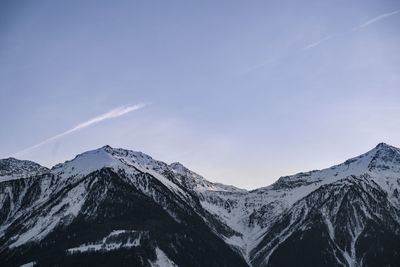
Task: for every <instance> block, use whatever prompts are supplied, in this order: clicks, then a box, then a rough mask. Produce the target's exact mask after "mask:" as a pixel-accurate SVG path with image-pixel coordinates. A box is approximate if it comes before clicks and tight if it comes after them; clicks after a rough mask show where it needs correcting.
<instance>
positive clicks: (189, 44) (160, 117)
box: [0, 0, 400, 189]
mask: <svg viewBox="0 0 400 267" xmlns="http://www.w3.org/2000/svg"><path fill="white" fill-rule="evenodd" d="M399 100H400V2H399V1H398V0H393V1H389V0H326V1H321V0H315V1H308V0H306V1H298V0H293V1H286V0H279V1H256V0H255V1H248V0H246V1H244V0H243V1H236V0H234V1H232V0H229V1H186V0H185V1H177V0H171V1H169V0H168V1H151V0H150V1H140V0H137V1H135V0H133V1H78V0H76V1H52V0H51V1H50V0H49V1H41V0H35V1H33V0H32V1H29V0H28V1H19V0H12V1H0V123H1V126H0V148H1V149H0V157H1V158H4V157H9V156H11V155H17V156H18V158H21V159H31V160H34V161H36V162H38V163H41V164H43V165H45V166H52V165H53V164H55V163H58V162H62V161H65V160H67V159H70V158H72V157H73V156H74V155H76V154H77V153H81V152H83V151H86V150H89V149H94V148H98V147H100V146H103V145H105V144H108V145H111V146H113V147H122V148H127V149H132V150H137V151H142V152H144V153H147V154H149V155H151V156H153V157H154V158H156V159H159V160H162V161H165V162H167V163H171V162H174V161H179V162H181V163H183V164H184V165H186V166H187V167H189V168H191V169H192V170H194V171H196V172H198V173H200V174H202V175H204V176H205V177H206V178H208V179H209V180H211V181H219V182H222V183H226V184H233V185H236V186H239V187H244V188H249V189H252V188H256V187H260V186H265V185H268V184H270V183H272V182H273V181H275V180H276V179H277V178H279V177H280V176H282V175H289V174H293V173H296V172H299V171H308V170H312V169H318V168H323V167H329V166H331V165H333V164H336V163H340V162H342V161H344V160H345V159H347V158H349V157H352V156H356V155H358V154H361V153H363V152H366V151H367V150H369V149H371V148H372V147H374V146H375V145H376V144H377V143H378V142H381V141H383V142H387V143H389V144H392V145H394V146H400V104H399V103H400V102H399Z"/></svg>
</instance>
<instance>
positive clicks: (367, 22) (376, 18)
mask: <svg viewBox="0 0 400 267" xmlns="http://www.w3.org/2000/svg"><path fill="white" fill-rule="evenodd" d="M399 13H400V9H398V10H396V11H393V12H389V13H385V14H381V15H379V16H376V17H375V18H373V19H370V20H368V21H366V22H364V23H362V24H360V25H358V26H356V27H354V28H352V29H351V31H352V32H354V31H358V30H360V29H362V28H364V27H367V26H369V25H371V24H373V23H376V22H378V21H380V20H382V19H386V18H388V17H391V16H393V15H396V14H399Z"/></svg>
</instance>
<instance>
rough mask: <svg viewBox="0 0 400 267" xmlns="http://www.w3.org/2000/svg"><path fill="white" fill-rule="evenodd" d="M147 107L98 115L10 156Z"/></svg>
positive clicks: (118, 109)
mask: <svg viewBox="0 0 400 267" xmlns="http://www.w3.org/2000/svg"><path fill="white" fill-rule="evenodd" d="M147 105H148V104H147V103H140V104H137V105H133V106H120V107H117V108H114V109H113V110H111V111H109V112H107V113H104V114H102V115H99V116H97V117H94V118H92V119H90V120H87V121H85V122H82V123H80V124H78V125H76V126H75V127H73V128H71V129H69V130H67V131H65V132H62V133H60V134H57V135H55V136H52V137H50V138H47V139H46V140H44V141H42V142H40V143H37V144H35V145H33V146H30V147H28V148H25V149H23V150H21V151H19V152H17V153H14V154H13V155H12V156H21V155H24V154H26V153H28V152H30V151H32V150H34V149H36V148H38V147H41V146H43V145H45V144H48V143H50V142H52V141H54V140H57V139H59V138H61V137H64V136H66V135H69V134H72V133H74V132H77V131H80V130H82V129H84V128H87V127H89V126H92V125H93V124H97V123H100V122H102V121H105V120H109V119H113V118H117V117H120V116H122V115H125V114H128V113H130V112H132V111H135V110H138V109H141V108H144V107H145V106H147Z"/></svg>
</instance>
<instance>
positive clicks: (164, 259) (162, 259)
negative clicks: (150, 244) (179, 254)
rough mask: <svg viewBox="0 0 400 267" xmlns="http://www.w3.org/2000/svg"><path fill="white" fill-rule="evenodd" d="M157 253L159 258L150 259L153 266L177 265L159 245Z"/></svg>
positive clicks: (172, 266) (168, 266)
mask: <svg viewBox="0 0 400 267" xmlns="http://www.w3.org/2000/svg"><path fill="white" fill-rule="evenodd" d="M156 255H157V258H156V260H155V261H149V263H150V266H152V267H177V266H178V265H176V264H175V263H174V262H173V261H172V260H170V259H169V258H168V256H167V255H166V254H165V253H164V252H163V251H162V250H161V249H159V248H158V247H156Z"/></svg>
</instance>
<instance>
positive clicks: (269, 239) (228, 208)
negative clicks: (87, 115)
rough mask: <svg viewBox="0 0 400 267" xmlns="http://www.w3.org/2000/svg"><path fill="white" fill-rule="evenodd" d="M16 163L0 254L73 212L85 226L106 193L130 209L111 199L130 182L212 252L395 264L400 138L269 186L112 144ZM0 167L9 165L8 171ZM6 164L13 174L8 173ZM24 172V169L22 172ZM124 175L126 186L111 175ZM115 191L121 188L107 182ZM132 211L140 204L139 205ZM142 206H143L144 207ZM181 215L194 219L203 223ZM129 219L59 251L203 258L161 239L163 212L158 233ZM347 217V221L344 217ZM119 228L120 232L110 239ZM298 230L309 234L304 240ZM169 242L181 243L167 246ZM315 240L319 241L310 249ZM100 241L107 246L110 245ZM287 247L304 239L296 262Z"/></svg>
mask: <svg viewBox="0 0 400 267" xmlns="http://www.w3.org/2000/svg"><path fill="white" fill-rule="evenodd" d="M4 162H5V163H4ZM7 162H12V164H7ZM18 163H19V162H18V160H16V159H13V160H10V159H5V160H0V215H2V218H3V220H0V256H2V255H3V256H5V258H10V257H11V260H10V262H12V260H16V259H15V258H13V257H12V256H11V255H13V254H15V253H16V252H15V251H17V254H18V253H21V255H22V256H21V258H24V257H26V259H28V258H29V257H32V256H29V255H31V254H30V253H31V252H30V251H32V250H38V249H39V248H37V244H40V246H42V247H43V246H46V245H45V244H47V243H48V242H56V243H57V244H59V242H61V241H60V240H58V239H56V240H57V241H54V234H55V233H58V234H57V236H64V235H65V234H62V233H64V232H65V231H72V230H70V229H71V227H72V226H74V225H76V224H77V221H82V220H83V221H82V222H81V223H78V225H82V226H81V227H82V228H83V229H86V228H85V227H87V226H86V225H87V221H91V220H94V218H96V217H97V216H98V214H97V213H96V212H91V211H89V210H87V208H85V207H87V206H88V205H89V206H90V207H92V208H91V210H92V211H97V212H100V211H102V210H104V208H102V207H103V205H104V204H103V203H105V202H104V201H106V202H107V203H113V205H114V206H115V209H117V208H118V207H125V208H126V209H127V210H129V209H130V208H129V207H128V206H126V204H124V203H123V202H121V201H120V200H118V199H120V198H119V197H118V194H120V195H123V196H126V198H130V194H133V195H137V198H138V201H142V200H139V199H142V197H140V195H143V197H144V198H146V199H147V201H150V202H151V203H153V204H152V205H153V206H151V207H152V208H150V209H151V210H154V214H159V216H161V217H162V216H167V217H169V218H170V219H171V220H172V221H171V222H173V221H174V223H172V224H170V226H171V227H172V225H173V224H175V223H177V224H178V225H182V227H183V229H187V230H185V231H188V232H191V233H192V234H191V235H193V236H196V235H197V234H196V231H200V232H202V235H204V236H209V240H210V241H209V242H211V243H209V244H208V245H207V248H204V249H205V251H208V252H204V253H210V255H211V254H212V253H214V252H212V250H213V249H212V246H210V244H219V245H218V246H219V247H220V248H219V249H220V250H221V251H224V253H225V255H226V259H227V261H229V260H230V259H233V258H235V257H239V258H240V257H241V258H242V259H243V260H244V261H245V262H247V264H248V265H251V266H292V265H293V264H298V265H299V266H303V265H304V266H307V265H308V266H309V265H310V264H314V265H315V264H317V265H321V264H322V265H326V266H337V265H339V266H374V265H373V264H372V263H373V262H385V264H397V263H398V262H399V261H400V258H399V257H398V255H397V252H396V249H395V248H396V245H394V244H400V197H399V190H400V150H399V149H398V148H396V147H393V146H390V145H387V144H385V143H379V144H378V145H377V146H375V147H374V148H373V149H371V150H370V151H368V152H366V153H364V154H362V155H360V156H357V157H354V158H350V159H348V160H346V161H344V162H343V163H341V164H337V165H334V166H332V167H329V168H325V169H321V170H313V171H310V172H301V173H297V174H295V175H290V176H283V177H280V178H279V179H278V180H277V181H276V182H275V183H273V184H271V185H269V186H266V187H261V188H258V189H254V190H251V191H247V190H245V189H240V188H237V187H234V186H228V185H224V184H220V183H212V182H209V181H208V180H206V179H205V178H204V177H202V176H201V175H199V174H197V173H195V172H193V171H191V170H190V169H188V168H187V167H185V166H183V165H182V164H180V163H171V164H167V163H164V162H162V161H158V160H155V159H153V158H152V157H150V156H148V155H146V154H144V153H142V152H135V151H131V150H125V149H121V148H112V147H110V146H103V147H101V148H98V149H95V150H91V151H87V152H84V153H81V154H79V155H77V156H76V157H75V158H74V159H72V160H68V161H65V162H64V163H60V164H56V165H55V166H53V167H52V168H51V169H47V168H44V167H43V168H41V166H40V165H38V164H36V163H33V162H28V163H27V162H24V161H21V162H20V163H21V164H18ZM1 166H3V167H1ZM7 166H11V167H12V168H10V167H7ZM20 166H21V167H20ZM26 166H28V167H26ZM32 166H34V167H32ZM19 167H20V168H19ZM1 168H3V169H1ZM2 170H3V172H1V171H2ZM7 170H8V172H7ZM2 173H4V174H5V175H4V177H6V178H4V179H3V180H1V178H2V176H1V174H2ZM10 173H12V174H13V176H12V177H13V179H8V180H7V178H9V177H10ZM19 173H23V175H20V176H18V175H19ZM18 177H20V178H18ZM112 177H114V178H112ZM110 179H111V180H110ZM113 179H116V180H113ZM120 183H122V184H124V186H122V187H121V186H120V185H118V184H120ZM97 184H100V185H101V186H100V187H98V188H101V190H100V191H96V190H95V191H93V189H91V188H93V186H95V185H97ZM126 190H128V191H129V192H132V193H127V192H126ZM114 191H115V192H119V193H118V194H117V195H115V193H112V194H111V193H110V192H114ZM101 192H102V193H101ZM110 194H111V195H110ZM95 195H97V197H94V196H95ZM129 203H130V202H129ZM111 207H113V206H110V207H108V208H107V210H106V211H104V212H105V213H104V216H105V218H106V221H105V225H108V224H115V223H111V222H113V221H115V220H117V221H116V222H117V224H116V227H117V226H118V225H120V226H118V227H120V228H121V227H126V226H124V225H126V223H123V224H121V221H120V219H116V218H119V217H118V216H127V215H124V212H123V211H121V212H122V213H121V215H118V216H117V215H115V214H114V211H113V209H112V208H111ZM158 207H161V208H162V210H164V211H165V212H166V215H161V213H163V212H162V211H161V210H160V209H159V208H158ZM377 207H378V208H377ZM122 210H123V208H122ZM132 212H139V213H143V211H140V209H135V211H132ZM149 212H150V211H149ZM101 214H102V213H101ZM113 214H114V215H113ZM340 214H342V215H340ZM115 216H117V217H115ZM143 216H144V217H143V218H147V217H146V216H147V215H146V214H144V215H143ZM161 217H160V218H161ZM4 218H5V219H4ZM130 220H132V219H130ZM146 220H147V219H146ZM133 221H135V220H133ZM185 221H187V222H189V221H193V225H197V226H196V227H197V228H198V229H197V228H196V227H194V228H195V229H193V226H192V227H190V224H186V223H185ZM137 223H138V224H137ZM135 225H136V227H137V229H134V230H133V229H132V230H130V229H125V230H126V231H125V230H124V229H119V228H118V229H109V227H108V226H104V227H106V228H107V229H108V231H109V232H108V234H107V232H104V230H101V231H100V230H99V231H100V232H101V233H100V232H99V233H96V234H95V236H93V237H92V238H94V237H95V239H96V240H97V241H91V242H95V243H93V245H90V244H89V243H84V244H81V245H80V246H78V247H76V245H79V244H78V243H77V242H78V241H75V243H74V244H75V247H63V245H62V244H59V250H58V251H57V252H56V253H55V254H57V255H59V256H60V257H63V258H65V259H66V260H67V259H68V260H71V259H75V258H79V259H88V260H89V259H91V260H94V261H97V260H98V258H100V257H101V256H103V255H106V254H107V255H108V254H110V253H111V254H112V255H114V254H115V252H116V251H121V253H128V251H130V250H131V253H134V251H136V252H135V253H138V251H141V249H146V251H151V253H150V252H149V253H144V252H143V253H144V254H143V253H142V252H141V253H142V254H140V255H142V256H137V255H136V254H134V255H136V256H134V257H133V258H131V261H132V262H142V263H141V265H143V266H148V265H149V266H151V264H153V262H155V261H157V259H158V258H157V257H160V258H164V259H165V257H166V259H168V260H165V262H169V263H168V264H169V265H168V266H175V265H176V264H178V265H179V264H181V265H182V263H184V262H186V263H188V262H187V261H188V260H189V261H194V262H196V261H198V263H199V262H203V261H204V259H199V258H196V257H197V256H196V257H195V258H191V260H190V259H189V258H185V257H183V256H182V255H180V253H182V252H183V251H181V252H180V253H178V252H177V251H180V250H182V249H184V247H181V246H180V245H179V244H176V243H175V242H176V241H173V242H172V243H170V245H166V243H164V241H162V240H164V239H165V238H166V239H169V238H171V237H169V235H174V231H176V230H172V228H174V227H175V226H174V227H172V228H171V229H169V228H168V227H169V226H168V227H167V226H163V225H162V224H161V225H159V226H157V227H159V228H160V229H161V228H163V227H167V228H166V229H165V230H164V232H165V233H163V231H161V232H159V231H158V230H157V231H156V232H158V234H157V235H154V231H155V229H156V228H154V229H153V230H151V229H149V228H147V227H146V226H142V223H140V222H136V223H135ZM344 226H345V227H346V228H345V230H343V229H342V228H343V227H344ZM99 227H100V226H99ZM101 227H103V226H101ZM131 227H132V226H131ZM143 227H144V228H143ZM139 228H140V229H143V230H139ZM65 229H69V230H65ZM73 229H75V228H73ZM99 229H100V228H99ZM196 229H197V230H196ZM199 229H201V230H199ZM341 229H342V230H341ZM366 229H370V230H369V231H370V232H369V233H368V234H369V235H366ZM73 231H75V230H73ZM73 231H72V232H73ZM81 231H82V229H81V230H78V232H79V233H81ZM121 231H122V232H121ZM124 231H125V232H124ZM132 231H133V232H132ZM135 231H136V232H135ZM143 231H144V232H143ZM193 231H194V232H193ZM115 233H118V234H115ZM146 233H147V234H146ZM370 235H373V236H375V237H376V238H378V239H379V240H386V242H387V244H386V243H382V244H381V247H377V249H382V248H383V252H385V253H386V254H387V255H386V254H385V256H383V254H384V253H383V252H382V253H380V254H379V253H377V252H375V251H371V250H368V249H367V248H365V242H367V241H366V240H369V239H368V238H370V237H369V236H370ZM139 236H140V237H143V242H144V243H143V244H142V243H140V241H139V239H137V238H139ZM76 238H78V239H79V237H76ZM76 238H75V239H76ZM135 238H136V239H135ZM114 239H116V240H117V241H118V242H119V243H118V242H116V241H115V242H114V241H112V242H111V241H109V240H114ZM180 239H181V240H182V241H181V242H184V243H185V244H187V245H186V246H188V250H189V247H190V245H189V244H190V242H192V241H190V240H192V239H191V237H190V235H189V236H187V235H186V236H180ZM79 240H81V239H79ZM144 240H147V241H144ZM154 240H156V241H154ZM157 240H158V241H157ZM211 240H214V241H211ZM218 240H220V241H218ZM303 240H308V241H307V242H308V243H306V244H303V242H305V241H303ZM388 240H389V241H388ZM82 241H84V240H82ZM82 241H81V242H82ZM2 242H3V243H4V244H3V245H1V243H2ZM154 242H155V243H154ZM188 242H189V243H188ZM207 242H208V241H207ZM219 242H222V243H219ZM313 242H314V243H315V244H314V243H313ZM382 242H383V241H382ZM67 243H68V242H67ZM223 243H224V244H225V245H222V244H223ZM310 243H311V244H314V247H313V246H311V245H309V244H310ZM317 244H319V245H317ZM390 244H391V245H390ZM199 245H200V244H199ZM204 245H205V243H204ZM171 246H173V247H176V249H177V251H175V252H174V250H171V249H172V247H171ZM200 246H202V245H200ZM293 246H294V247H293ZM318 246H320V247H321V248H323V250H322V251H320V252H316V250H315V248H316V247H318ZM107 247H111V248H113V249H109V250H107V249H106V248H107ZM115 247H117V249H115ZM142 247H143V248H142ZM178 247H179V248H178ZM294 248H296V249H295V250H299V249H300V248H301V249H302V250H301V251H302V252H301V253H300V252H298V253H299V254H298V255H303V256H304V261H303V262H298V259H295V260H296V261H294V262H293V261H291V260H290V259H287V257H285V256H284V255H285V254H287V253H290V252H289V251H290V250H293V249H294ZM85 249H86V250H85ZM89 249H90V251H95V255H97V256H95V257H94V256H93V255H92V254H93V253H94V252H93V253H92V252H90V253H89V252H88V250H89ZM24 251H25V252H24ZM39 251H40V249H39ZM71 251H72V252H74V253H72V254H71ZM82 251H83V252H82ZM84 251H86V252H84ZM75 252H76V253H78V254H76V253H75ZM10 253H11V254H10ZM88 253H89V254H88ZM318 253H324V255H325V256H323V254H318ZM39 255H41V256H40V257H38V258H37V259H36V260H35V262H38V263H39V265H40V264H44V263H46V262H47V263H49V262H52V261H53V263H54V260H55V259H49V258H46V256H43V255H42V254H40V253H39ZM77 255H79V256H77ZM89 255H92V256H93V257H92V256H89ZM138 255H139V254H138ZM388 255H389V257H388ZM114 256H115V255H114ZM114 256H112V257H114ZM110 257H111V256H110ZM155 257H156V259H155ZM201 258H202V257H201ZM388 259H389V260H388ZM219 260H220V261H221V262H220V263H221V264H222V265H224V264H226V263H223V262H224V259H219ZM234 261H235V260H234ZM236 261H237V260H236ZM0 262H1V260H0ZM21 263H22V262H21ZM7 264H8V263H7ZM174 264H175V265H174ZM207 264H211V263H210V262H209V263H207ZM302 264H303V265H302ZM242 265H243V262H242V263H240V261H237V265H232V266H242ZM199 266H201V265H199ZM210 266H212V265H210Z"/></svg>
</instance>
